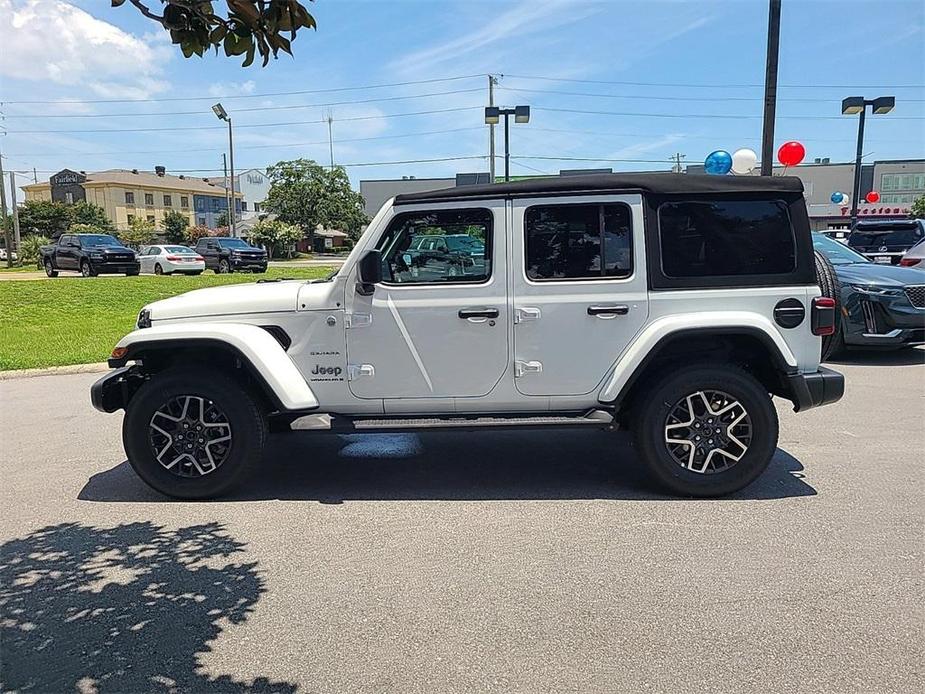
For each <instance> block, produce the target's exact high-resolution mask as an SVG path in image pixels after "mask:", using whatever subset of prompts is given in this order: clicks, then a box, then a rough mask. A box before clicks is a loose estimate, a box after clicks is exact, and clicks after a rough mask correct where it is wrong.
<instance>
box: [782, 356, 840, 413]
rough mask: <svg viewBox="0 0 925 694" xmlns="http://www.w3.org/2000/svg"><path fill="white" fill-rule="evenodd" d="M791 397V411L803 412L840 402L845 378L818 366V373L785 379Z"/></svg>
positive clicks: (791, 376) (794, 375)
mask: <svg viewBox="0 0 925 694" xmlns="http://www.w3.org/2000/svg"><path fill="white" fill-rule="evenodd" d="M787 380H788V382H789V385H790V392H791V394H792V397H793V411H794V412H803V411H805V410H809V409H812V408H813V407H821V406H822V405H828V404H830V403H833V402H837V401H838V400H841V397H842V395H844V394H845V377H844V376H842V375H841V374H840V373H838V372H837V371H832V369H827V368H825V367H824V366H820V367H819V370H818V371H815V372H813V373H805V374H792V375H790V376H788V377H787Z"/></svg>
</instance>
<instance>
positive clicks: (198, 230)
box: [184, 224, 213, 246]
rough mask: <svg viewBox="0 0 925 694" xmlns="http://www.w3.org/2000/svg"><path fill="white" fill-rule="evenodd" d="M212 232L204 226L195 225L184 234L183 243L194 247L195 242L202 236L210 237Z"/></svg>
mask: <svg viewBox="0 0 925 694" xmlns="http://www.w3.org/2000/svg"><path fill="white" fill-rule="evenodd" d="M212 235H213V234H212V230H211V229H210V228H209V227H207V226H206V225H205V224H197V225H196V226H192V227H188V228H187V230H186V234H185V239H184V240H185V241H186V243H188V244H189V245H190V246H195V245H196V242H197V241H198V240H199V239H201V238H202V237H203V236H212Z"/></svg>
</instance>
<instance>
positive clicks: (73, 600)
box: [0, 522, 296, 692]
mask: <svg viewBox="0 0 925 694" xmlns="http://www.w3.org/2000/svg"><path fill="white" fill-rule="evenodd" d="M243 551H244V545H243V544H242V543H240V542H238V541H236V540H234V539H232V538H231V537H230V536H229V535H228V534H227V533H226V532H225V531H224V529H223V527H222V526H221V525H219V524H218V523H209V524H205V525H195V526H190V527H186V528H180V529H177V530H169V529H165V528H162V527H159V526H157V525H154V524H153V523H150V522H142V523H131V524H125V525H118V526H116V527H114V528H94V527H90V526H86V525H81V524H78V523H63V524H60V525H55V526H50V527H47V528H43V529H41V530H38V531H36V532H34V533H32V534H30V535H28V536H27V537H25V538H23V539H16V540H11V541H9V542H7V543H5V544H3V545H2V546H0V618H2V621H0V626H2V631H0V633H2V662H0V690H2V691H22V692H25V691H40V692H65V691H71V692H73V691H95V692H107V691H108V692H157V691H164V692H167V691H170V692H175V691H180V692H187V691H189V692H244V691H248V692H250V691H272V692H293V691H295V689H296V686H295V685H294V684H289V683H286V682H271V681H270V680H268V679H266V678H258V679H257V680H255V681H254V682H241V681H237V680H235V679H234V678H233V677H232V676H231V675H222V676H221V677H218V678H214V679H213V678H210V677H208V676H207V675H205V674H201V673H200V672H198V670H199V669H200V668H199V663H198V662H197V656H198V654H200V653H206V652H208V651H209V650H210V646H209V643H210V642H211V641H213V640H214V639H216V638H217V637H218V636H219V634H220V633H221V631H222V624H223V623H224V622H229V623H231V624H241V623H243V622H244V621H245V620H246V619H247V617H248V615H249V614H250V612H251V611H252V610H253V609H254V605H255V604H256V602H257V600H258V599H259V597H260V595H261V593H263V592H264V590H265V588H264V586H263V580H262V579H261V578H260V576H259V575H258V573H257V570H256V562H248V563H240V562H235V561H234V559H233V557H234V555H236V554H238V553H241V552H243Z"/></svg>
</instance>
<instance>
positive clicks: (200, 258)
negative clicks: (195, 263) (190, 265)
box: [196, 255, 205, 261]
mask: <svg viewBox="0 0 925 694" xmlns="http://www.w3.org/2000/svg"><path fill="white" fill-rule="evenodd" d="M196 260H199V261H203V260H205V258H203V257H202V256H201V255H197V256H196Z"/></svg>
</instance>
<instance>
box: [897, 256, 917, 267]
mask: <svg viewBox="0 0 925 694" xmlns="http://www.w3.org/2000/svg"><path fill="white" fill-rule="evenodd" d="M921 262H922V259H921V258H903V259H902V260H900V261H899V264H900V265H902V266H903V267H912V266H914V265H918V264H919V263H921Z"/></svg>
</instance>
